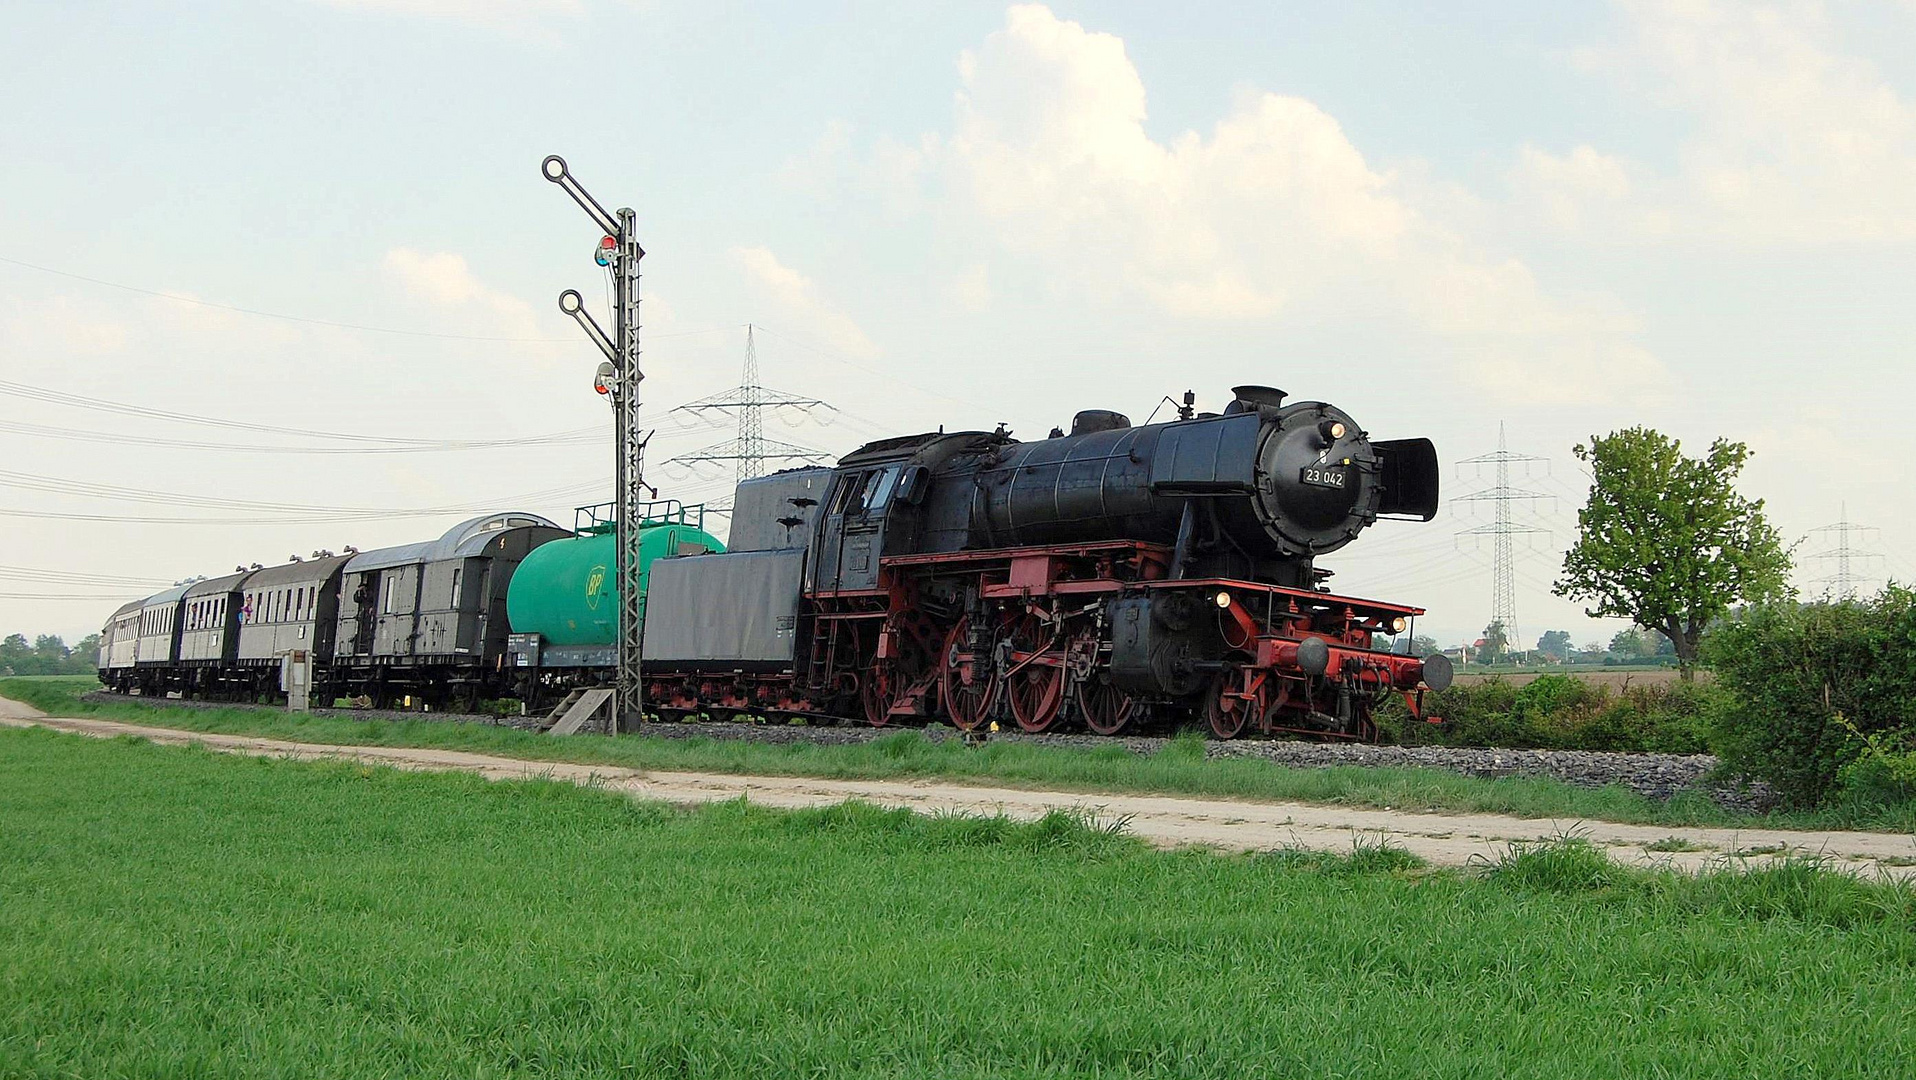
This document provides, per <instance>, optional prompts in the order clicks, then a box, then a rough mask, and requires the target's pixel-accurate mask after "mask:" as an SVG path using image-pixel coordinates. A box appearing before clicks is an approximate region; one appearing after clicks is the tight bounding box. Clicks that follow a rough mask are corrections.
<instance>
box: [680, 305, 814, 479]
mask: <svg viewBox="0 0 1916 1080" xmlns="http://www.w3.org/2000/svg"><path fill="white" fill-rule="evenodd" d="M768 408H772V409H796V410H798V411H799V412H802V413H804V414H806V415H808V416H809V415H812V414H813V413H815V412H817V411H818V410H821V409H826V410H829V409H831V406H830V405H829V404H827V403H825V402H823V401H820V400H819V399H818V398H812V397H804V396H802V395H799V394H788V393H786V392H785V391H783V390H774V389H772V388H771V387H769V386H761V385H759V381H758V342H757V340H756V339H755V338H754V337H753V334H752V326H751V324H749V323H748V324H746V327H745V377H744V378H743V379H742V380H741V381H740V383H739V385H737V386H734V387H732V388H731V389H730V390H721V391H720V392H718V393H716V394H713V395H712V396H710V397H703V398H700V399H699V400H697V401H693V402H688V403H687V404H684V405H680V406H679V407H678V408H676V409H673V410H672V411H673V412H682V413H689V414H691V415H694V416H708V415H710V414H712V413H724V412H735V413H737V414H738V437H737V438H734V439H727V440H726V441H724V442H721V443H713V444H712V445H711V446H706V447H701V448H699V449H697V450H693V451H690V452H688V453H684V454H680V455H679V456H677V457H675V458H672V459H671V460H669V461H667V462H666V464H667V465H679V466H686V467H692V466H697V465H701V464H716V465H729V466H733V467H735V471H736V472H737V475H738V479H740V480H750V479H751V478H753V477H755V476H763V475H765V463H766V462H768V461H778V462H787V463H795V464H801V465H815V464H818V463H820V462H825V461H830V460H831V455H829V454H826V453H824V452H823V451H820V450H814V449H812V448H811V447H809V446H800V445H798V444H796V443H788V442H780V441H779V440H777V439H768V438H766V437H765V415H764V413H765V410H766V409H768ZM714 509H718V508H717V507H714Z"/></svg>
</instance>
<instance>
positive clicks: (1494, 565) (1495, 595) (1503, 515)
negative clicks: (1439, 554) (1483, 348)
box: [1451, 423, 1553, 649]
mask: <svg viewBox="0 0 1916 1080" xmlns="http://www.w3.org/2000/svg"><path fill="white" fill-rule="evenodd" d="M1539 463H1541V464H1542V466H1543V467H1544V469H1545V470H1546V471H1547V470H1548V469H1549V466H1550V460H1549V459H1548V458H1542V457H1537V456H1535V455H1533V454H1518V453H1513V452H1511V451H1510V449H1509V448H1508V447H1507V446H1506V444H1505V442H1504V426H1503V424H1502V423H1499V424H1498V425H1497V450H1496V452H1495V453H1490V454H1480V455H1478V456H1477V457H1474V458H1465V459H1464V460H1462V461H1460V462H1458V463H1457V465H1458V468H1459V469H1460V470H1461V469H1462V467H1463V466H1466V465H1468V466H1470V467H1472V468H1473V469H1475V470H1477V471H1478V474H1479V475H1482V472H1483V470H1484V469H1486V468H1489V469H1491V470H1493V474H1494V475H1495V477H1496V481H1495V483H1493V484H1492V485H1491V486H1490V487H1487V488H1484V489H1482V490H1480V491H1474V492H1471V493H1470V494H1469V495H1463V496H1459V497H1458V498H1456V499H1453V500H1451V501H1452V502H1456V503H1471V504H1479V503H1490V504H1491V506H1492V509H1493V511H1494V515H1493V517H1492V519H1491V521H1490V523H1489V524H1487V525H1479V526H1477V527H1476V528H1474V529H1464V530H1462V531H1461V532H1459V533H1458V534H1457V535H1458V537H1459V538H1462V537H1466V536H1468V537H1472V538H1473V539H1475V538H1480V537H1485V536H1488V537H1490V538H1491V595H1490V620H1491V622H1493V623H1502V624H1503V628H1504V638H1505V640H1506V641H1507V642H1508V643H1509V647H1510V648H1512V649H1522V648H1523V647H1524V646H1523V635H1522V634H1521V633H1519V631H1518V630H1517V553H1516V544H1515V539H1516V538H1517V537H1518V536H1526V535H1533V534H1536V533H1544V534H1548V533H1549V532H1550V530H1549V529H1544V528H1539V527H1538V526H1535V525H1530V524H1527V523H1524V522H1521V521H1518V520H1517V519H1516V515H1515V514H1514V513H1513V510H1514V508H1515V507H1516V505H1517V504H1519V503H1524V504H1534V503H1536V502H1538V501H1539V500H1543V499H1549V498H1553V496H1551V495H1548V494H1545V493H1544V492H1541V491H1530V490H1527V489H1524V488H1514V487H1511V486H1510V469H1511V466H1513V465H1514V466H1517V467H1518V468H1519V469H1520V470H1522V471H1523V472H1524V473H1525V474H1526V475H1528V473H1529V470H1530V468H1531V466H1532V465H1536V464H1539Z"/></svg>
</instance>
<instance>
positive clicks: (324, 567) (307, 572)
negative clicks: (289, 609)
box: [246, 555, 357, 588]
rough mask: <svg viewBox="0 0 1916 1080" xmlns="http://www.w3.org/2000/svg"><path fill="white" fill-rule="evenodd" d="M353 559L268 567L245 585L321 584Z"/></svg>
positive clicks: (337, 557) (331, 557) (341, 557)
mask: <svg viewBox="0 0 1916 1080" xmlns="http://www.w3.org/2000/svg"><path fill="white" fill-rule="evenodd" d="M355 558H357V556H354V555H328V556H326V557H325V558H322V559H307V560H306V561H304V562H294V563H283V564H281V565H279V566H269V567H267V568H266V569H264V570H261V571H259V572H258V573H256V574H254V575H253V579H252V580H251V581H248V582H247V583H246V584H247V585H249V586H252V587H254V588H261V587H264V586H268V585H304V584H308V583H311V582H315V581H319V582H323V581H325V580H326V579H328V578H330V577H332V576H333V575H334V574H335V573H337V572H338V571H339V568H340V567H342V566H344V565H346V564H347V563H348V562H351V561H352V560H353V559H355Z"/></svg>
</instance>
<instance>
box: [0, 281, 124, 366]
mask: <svg viewBox="0 0 1916 1080" xmlns="http://www.w3.org/2000/svg"><path fill="white" fill-rule="evenodd" d="M129 339H130V328H129V327H128V326H127V324H126V323H125V322H124V321H123V320H122V319H120V318H119V317H118V315H117V314H116V313H115V312H114V309H113V308H112V307H111V306H109V305H107V304H104V303H100V302H96V301H91V300H80V299H76V298H74V297H71V296H53V297H49V298H47V299H44V300H24V299H20V298H18V297H13V298H9V299H8V300H7V302H6V308H5V310H4V313H0V346H4V347H5V349H6V352H7V353H8V354H9V355H10V356H11V357H12V358H13V362H14V363H18V364H20V365H21V367H22V368H26V367H33V366H38V365H39V364H41V363H46V362H52V359H51V358H55V357H58V358H65V357H92V356H102V355H106V354H108V353H117V352H120V351H122V350H123V349H125V348H126V345H127V342H128V340H129Z"/></svg>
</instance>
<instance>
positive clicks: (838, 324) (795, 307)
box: [732, 247, 878, 359]
mask: <svg viewBox="0 0 1916 1080" xmlns="http://www.w3.org/2000/svg"><path fill="white" fill-rule="evenodd" d="M732 257H733V258H735V259H737V260H738V264H739V266H740V267H741V268H742V269H744V271H745V274H746V277H747V278H748V279H750V281H751V282H752V284H753V285H755V286H756V287H757V288H758V289H759V290H760V291H761V292H762V293H764V294H765V296H766V297H767V298H768V299H769V300H770V301H771V302H772V303H773V304H775V305H776V306H777V308H778V310H779V311H780V313H781V316H782V317H786V318H790V319H793V320H796V322H797V324H798V326H799V328H800V330H801V331H802V332H803V333H805V334H806V335H807V336H809V337H811V338H812V339H813V340H816V341H818V342H819V343H820V344H822V345H827V346H829V347H831V348H834V349H837V350H838V351H840V352H843V353H845V354H846V355H848V356H854V357H858V358H861V359H870V358H873V357H876V356H877V355H878V346H877V345H875V344H873V343H872V340H871V338H870V337H868V336H866V334H865V331H863V330H862V329H860V328H859V326H858V324H857V323H856V322H854V321H853V320H852V317H851V316H849V315H847V314H845V313H844V312H842V311H839V310H837V309H836V308H834V307H832V306H831V305H830V304H829V303H828V302H827V301H825V300H824V299H823V298H822V297H821V296H820V295H819V291H818V286H817V285H816V284H815V283H814V282H813V281H812V279H810V278H808V277H806V276H805V275H803V274H801V273H799V272H798V271H796V270H794V269H792V268H791V267H789V266H786V265H785V264H784V263H781V262H779V261H778V256H776V255H774V254H772V252H771V249H769V248H764V247H742V248H734V249H732Z"/></svg>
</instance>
